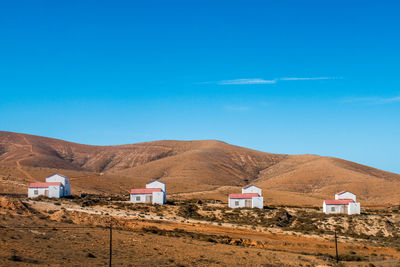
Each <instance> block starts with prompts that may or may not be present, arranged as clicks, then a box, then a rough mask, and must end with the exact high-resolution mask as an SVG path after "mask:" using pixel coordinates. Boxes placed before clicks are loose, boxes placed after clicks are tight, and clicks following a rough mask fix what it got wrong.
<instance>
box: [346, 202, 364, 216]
mask: <svg viewBox="0 0 400 267" xmlns="http://www.w3.org/2000/svg"><path fill="white" fill-rule="evenodd" d="M360 211H361V207H360V203H359V202H357V203H349V209H348V214H349V215H352V214H360Z"/></svg>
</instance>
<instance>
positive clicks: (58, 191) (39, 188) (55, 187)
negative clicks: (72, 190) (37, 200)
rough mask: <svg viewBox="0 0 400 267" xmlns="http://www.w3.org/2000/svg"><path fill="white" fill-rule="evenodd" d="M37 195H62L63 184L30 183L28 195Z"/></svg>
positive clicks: (31, 196)
mask: <svg viewBox="0 0 400 267" xmlns="http://www.w3.org/2000/svg"><path fill="white" fill-rule="evenodd" d="M38 196H46V197H55V198H60V197H63V196H64V185H63V184H62V183H31V184H30V185H29V187H28V197H30V198H34V197H38Z"/></svg>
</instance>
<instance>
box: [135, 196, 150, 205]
mask: <svg viewBox="0 0 400 267" xmlns="http://www.w3.org/2000/svg"><path fill="white" fill-rule="evenodd" d="M146 196H151V194H131V202H132V203H146ZM137 197H139V198H140V199H139V200H136V198H137Z"/></svg>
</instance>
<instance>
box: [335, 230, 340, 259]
mask: <svg viewBox="0 0 400 267" xmlns="http://www.w3.org/2000/svg"><path fill="white" fill-rule="evenodd" d="M335 249H336V263H339V254H338V249H337V236H336V229H335Z"/></svg>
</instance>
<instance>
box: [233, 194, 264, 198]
mask: <svg viewBox="0 0 400 267" xmlns="http://www.w3.org/2000/svg"><path fill="white" fill-rule="evenodd" d="M258 196H259V194H257V193H246V194H229V198H234V199H250V198H253V197H258Z"/></svg>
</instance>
